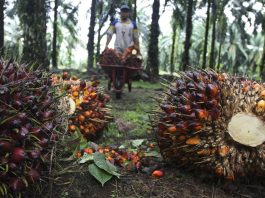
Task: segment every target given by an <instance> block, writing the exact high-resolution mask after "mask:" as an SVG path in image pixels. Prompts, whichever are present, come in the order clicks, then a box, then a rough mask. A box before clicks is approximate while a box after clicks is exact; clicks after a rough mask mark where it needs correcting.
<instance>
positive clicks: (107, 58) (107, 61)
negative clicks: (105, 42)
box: [99, 48, 121, 65]
mask: <svg viewBox="0 0 265 198" xmlns="http://www.w3.org/2000/svg"><path fill="white" fill-rule="evenodd" d="M99 63H100V64H102V65H121V54H120V53H118V52H117V51H116V50H115V49H110V48H108V49H105V50H104V51H103V52H102V54H101V55H100V58H99Z"/></svg>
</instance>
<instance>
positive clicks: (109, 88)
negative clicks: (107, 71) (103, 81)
mask: <svg viewBox="0 0 265 198" xmlns="http://www.w3.org/2000/svg"><path fill="white" fill-rule="evenodd" d="M110 90H111V80H110V79H109V81H108V91H110Z"/></svg>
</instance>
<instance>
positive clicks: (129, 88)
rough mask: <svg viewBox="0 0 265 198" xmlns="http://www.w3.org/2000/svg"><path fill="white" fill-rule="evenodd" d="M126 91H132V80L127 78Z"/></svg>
mask: <svg viewBox="0 0 265 198" xmlns="http://www.w3.org/2000/svg"><path fill="white" fill-rule="evenodd" d="M128 91H129V92H131V91H132V81H131V80H129V82H128Z"/></svg>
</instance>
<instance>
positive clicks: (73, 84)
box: [53, 72, 111, 141]
mask: <svg viewBox="0 0 265 198" xmlns="http://www.w3.org/2000/svg"><path fill="white" fill-rule="evenodd" d="M53 81H54V83H58V82H62V83H63V84H64V86H63V87H64V90H65V91H66V92H67V97H68V100H69V105H70V111H69V125H68V130H69V131H70V132H75V131H76V130H80V132H81V133H82V134H83V135H84V137H85V138H86V139H87V140H91V141H94V140H97V139H98V138H100V137H101V135H102V133H103V131H104V129H106V127H107V125H108V122H109V121H110V120H111V116H110V109H109V108H108V107H107V106H106V105H107V103H108V102H109V100H110V96H109V95H106V94H104V93H103V88H100V87H99V82H98V81H85V80H80V79H77V78H76V77H74V76H73V77H70V75H68V73H67V72H64V73H63V74H62V76H56V77H55V80H53ZM56 81H57V82H56Z"/></svg>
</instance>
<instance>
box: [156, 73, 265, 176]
mask: <svg viewBox="0 0 265 198" xmlns="http://www.w3.org/2000/svg"><path fill="white" fill-rule="evenodd" d="M165 86H166V87H167V88H168V90H167V91H166V92H164V93H163V94H162V98H163V99H161V100H160V101H159V102H160V106H159V108H158V109H157V110H155V111H154V112H153V115H152V116H151V122H152V127H153V131H154V132H155V134H156V137H157V141H158V145H159V147H160V150H161V153H162V155H163V157H164V158H165V159H166V160H168V161H171V162H175V163H176V164H177V165H178V166H179V167H183V168H187V169H198V170H203V171H209V172H211V173H215V174H216V175H218V176H220V177H223V178H226V179H230V180H234V179H235V178H244V177H247V176H262V175H264V173H265V143H264V142H265V87H264V85H263V84H261V83H258V82H255V81H253V80H250V79H248V78H247V77H235V76H229V75H227V74H219V73H216V72H214V71H203V70H200V69H194V70H193V71H187V72H182V73H180V77H179V78H178V79H176V80H174V81H173V82H171V83H168V84H166V85H165Z"/></svg>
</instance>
